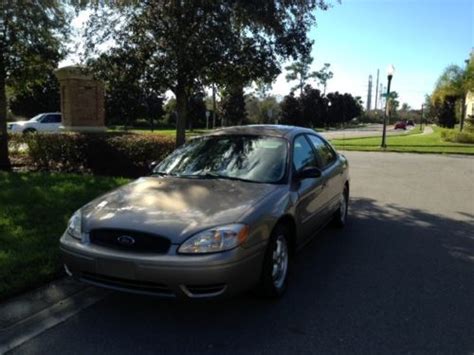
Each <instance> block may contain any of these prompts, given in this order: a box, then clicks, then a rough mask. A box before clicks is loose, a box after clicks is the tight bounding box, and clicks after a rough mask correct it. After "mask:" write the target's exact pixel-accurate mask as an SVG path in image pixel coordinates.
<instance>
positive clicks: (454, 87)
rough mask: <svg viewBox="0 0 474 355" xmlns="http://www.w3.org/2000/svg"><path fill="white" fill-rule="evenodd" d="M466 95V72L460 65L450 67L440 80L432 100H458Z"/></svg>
mask: <svg viewBox="0 0 474 355" xmlns="http://www.w3.org/2000/svg"><path fill="white" fill-rule="evenodd" d="M464 93H465V85H464V70H463V69H462V68H461V67H459V66H458V65H450V66H448V67H447V68H446V69H444V71H443V73H442V74H441V76H440V77H439V78H438V80H437V82H436V85H435V89H434V91H433V93H432V95H431V98H432V100H433V101H434V102H435V101H440V102H443V101H444V100H445V99H446V98H447V97H450V98H453V97H454V98H456V99H458V98H460V97H462V96H463V95H464ZM450 100H452V99H450Z"/></svg>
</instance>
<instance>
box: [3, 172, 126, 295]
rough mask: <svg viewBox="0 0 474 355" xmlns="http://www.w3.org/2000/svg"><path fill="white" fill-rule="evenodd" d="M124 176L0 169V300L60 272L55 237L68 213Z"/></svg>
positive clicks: (122, 181) (49, 278)
mask: <svg viewBox="0 0 474 355" xmlns="http://www.w3.org/2000/svg"><path fill="white" fill-rule="evenodd" d="M127 181H128V180H126V179H123V178H109V177H94V176H88V175H72V174H48V173H5V172H0V186H1V189H0V300H1V299H5V298H6V297H9V296H12V295H14V294H16V293H19V292H22V291H25V290H27V289H30V288H33V287H36V286H39V285H41V284H42V283H44V282H46V281H49V280H51V279H54V278H55V277H57V276H58V275H60V274H61V272H62V269H61V263H60V260H59V250H58V247H59V244H58V241H59V237H60V236H61V234H62V233H63V232H64V230H65V229H66V224H67V221H68V219H69V217H70V216H71V214H72V213H73V212H74V211H76V210H77V209H78V208H79V207H81V206H82V205H84V204H85V203H87V202H89V201H90V200H92V199H93V198H95V197H97V196H99V195H100V194H102V193H104V192H106V191H108V190H111V189H113V188H115V187H117V186H119V185H122V184H124V183H126V182H127Z"/></svg>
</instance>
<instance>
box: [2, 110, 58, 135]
mask: <svg viewBox="0 0 474 355" xmlns="http://www.w3.org/2000/svg"><path fill="white" fill-rule="evenodd" d="M60 126H61V113H60V112H47V113H40V114H39V115H36V116H35V117H33V118H31V119H30V120H28V121H18V122H10V123H8V124H7V129H8V131H9V132H11V133H35V132H59V127H60Z"/></svg>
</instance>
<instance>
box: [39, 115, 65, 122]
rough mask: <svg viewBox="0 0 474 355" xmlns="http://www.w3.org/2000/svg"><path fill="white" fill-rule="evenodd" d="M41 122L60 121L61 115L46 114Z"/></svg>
mask: <svg viewBox="0 0 474 355" xmlns="http://www.w3.org/2000/svg"><path fill="white" fill-rule="evenodd" d="M41 122H42V123H61V115H46V116H44V117H43V119H42V120H41Z"/></svg>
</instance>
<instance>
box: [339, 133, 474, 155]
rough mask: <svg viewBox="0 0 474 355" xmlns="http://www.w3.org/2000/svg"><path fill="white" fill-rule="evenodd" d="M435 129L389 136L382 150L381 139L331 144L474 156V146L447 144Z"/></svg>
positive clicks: (340, 147) (358, 148)
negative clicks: (423, 132) (426, 132)
mask: <svg viewBox="0 0 474 355" xmlns="http://www.w3.org/2000/svg"><path fill="white" fill-rule="evenodd" d="M433 129H434V132H433V133H431V134H408V135H397V136H390V135H389V136H387V145H388V147H387V148H386V149H382V148H380V143H381V138H380V137H370V138H348V139H334V140H332V141H331V143H332V144H334V145H335V146H336V148H338V149H340V150H359V151H390V152H412V153H446V154H471V155H474V145H472V144H460V143H453V142H447V141H445V140H444V139H443V138H442V137H441V130H440V129H437V128H436V127H433Z"/></svg>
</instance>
